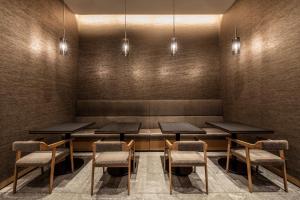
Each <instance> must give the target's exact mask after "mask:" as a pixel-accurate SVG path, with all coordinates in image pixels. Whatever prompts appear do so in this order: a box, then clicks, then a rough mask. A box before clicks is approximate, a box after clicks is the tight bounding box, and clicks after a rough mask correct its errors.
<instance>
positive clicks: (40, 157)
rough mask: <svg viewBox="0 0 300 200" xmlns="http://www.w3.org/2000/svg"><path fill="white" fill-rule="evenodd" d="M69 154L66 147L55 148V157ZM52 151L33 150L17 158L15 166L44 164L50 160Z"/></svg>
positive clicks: (58, 157)
mask: <svg viewBox="0 0 300 200" xmlns="http://www.w3.org/2000/svg"><path fill="white" fill-rule="evenodd" d="M68 154H69V150H68V149H57V150H56V154H55V159H60V158H63V157H65V156H67V155H68ZM51 158H52V151H35V152H32V153H30V154H28V155H26V156H24V157H22V158H20V159H19V160H17V162H16V164H17V166H44V165H48V164H50V162H51Z"/></svg>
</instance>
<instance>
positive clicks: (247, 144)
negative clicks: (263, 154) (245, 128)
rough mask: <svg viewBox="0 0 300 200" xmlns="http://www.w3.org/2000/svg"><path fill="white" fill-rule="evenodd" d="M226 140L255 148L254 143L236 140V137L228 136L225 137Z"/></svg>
mask: <svg viewBox="0 0 300 200" xmlns="http://www.w3.org/2000/svg"><path fill="white" fill-rule="evenodd" d="M226 139H227V140H228V142H234V143H236V144H239V145H242V146H244V147H247V148H250V149H251V148H252V149H253V148H256V144H251V143H248V142H245V141H242V140H238V139H232V138H229V137H227V138H226Z"/></svg>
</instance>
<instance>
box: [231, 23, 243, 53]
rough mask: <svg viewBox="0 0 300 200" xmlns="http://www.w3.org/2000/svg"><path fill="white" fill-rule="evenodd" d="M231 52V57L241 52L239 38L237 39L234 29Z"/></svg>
mask: <svg viewBox="0 0 300 200" xmlns="http://www.w3.org/2000/svg"><path fill="white" fill-rule="evenodd" d="M231 51H232V55H237V54H240V51H241V41H240V37H238V34H237V28H236V27H235V29H234V37H233V38H232V44H231Z"/></svg>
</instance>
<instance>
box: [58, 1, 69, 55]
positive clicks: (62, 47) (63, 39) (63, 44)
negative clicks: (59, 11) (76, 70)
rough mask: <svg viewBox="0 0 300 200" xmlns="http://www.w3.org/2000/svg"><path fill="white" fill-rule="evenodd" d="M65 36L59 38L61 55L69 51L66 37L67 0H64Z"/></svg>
mask: <svg viewBox="0 0 300 200" xmlns="http://www.w3.org/2000/svg"><path fill="white" fill-rule="evenodd" d="M63 4H64V5H63V6H64V7H63V29H64V31H63V36H62V37H61V38H60V40H59V52H60V54H61V55H63V56H65V55H67V53H68V43H67V39H66V29H65V1H63Z"/></svg>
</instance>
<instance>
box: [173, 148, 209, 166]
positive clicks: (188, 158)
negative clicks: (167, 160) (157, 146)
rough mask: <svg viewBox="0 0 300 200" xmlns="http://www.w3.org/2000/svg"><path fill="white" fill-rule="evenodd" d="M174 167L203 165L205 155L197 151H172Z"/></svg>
mask: <svg viewBox="0 0 300 200" xmlns="http://www.w3.org/2000/svg"><path fill="white" fill-rule="evenodd" d="M171 160H172V165H176V166H189V165H203V164H204V163H205V161H204V156H203V153H200V152H196V151H172V153H171Z"/></svg>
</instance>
